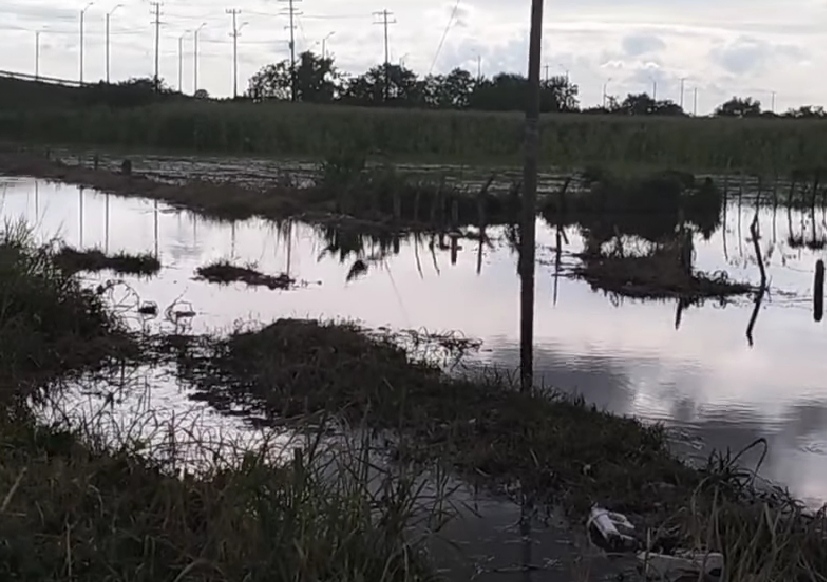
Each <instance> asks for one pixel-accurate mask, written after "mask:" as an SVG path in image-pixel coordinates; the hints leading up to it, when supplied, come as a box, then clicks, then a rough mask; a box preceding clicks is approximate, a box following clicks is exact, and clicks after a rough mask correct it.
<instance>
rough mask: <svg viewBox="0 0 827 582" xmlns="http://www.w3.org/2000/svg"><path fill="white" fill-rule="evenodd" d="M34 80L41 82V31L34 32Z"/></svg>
mask: <svg viewBox="0 0 827 582" xmlns="http://www.w3.org/2000/svg"><path fill="white" fill-rule="evenodd" d="M34 80H35V81H39V80H40V31H39V30H36V31H35V32H34Z"/></svg>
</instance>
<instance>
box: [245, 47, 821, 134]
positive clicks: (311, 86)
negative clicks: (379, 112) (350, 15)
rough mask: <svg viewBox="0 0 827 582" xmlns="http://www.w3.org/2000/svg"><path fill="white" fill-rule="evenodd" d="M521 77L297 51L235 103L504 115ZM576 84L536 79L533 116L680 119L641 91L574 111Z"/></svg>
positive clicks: (810, 111) (746, 108)
mask: <svg viewBox="0 0 827 582" xmlns="http://www.w3.org/2000/svg"><path fill="white" fill-rule="evenodd" d="M527 92H528V79H527V78H525V77H524V76H522V75H517V74H513V73H505V72H503V73H498V74H496V75H494V76H493V77H490V78H489V77H485V76H483V75H474V74H473V73H471V71H467V70H465V69H462V68H456V69H454V70H452V71H451V72H450V73H448V74H446V75H427V76H425V77H420V76H418V75H417V74H416V73H415V72H414V71H413V70H411V69H408V68H406V67H405V66H403V65H401V64H391V63H387V64H383V65H378V66H375V67H371V68H370V69H368V70H367V71H365V72H364V73H362V74H361V75H356V76H353V75H349V74H347V73H345V72H342V71H340V70H339V69H338V68H337V67H336V64H335V62H334V60H333V59H332V58H328V57H324V56H320V55H317V54H315V53H313V52H312V51H305V52H303V53H301V54H300V55H298V58H297V59H296V64H295V67H291V66H290V61H289V60H283V61H281V62H279V63H275V64H269V65H266V66H264V67H262V68H261V69H260V70H259V71H258V72H257V73H256V74H255V75H253V76H252V77H251V78H250V80H249V82H248V86H247V90H246V92H245V94H244V96H243V97H241V98H240V99H246V100H253V101H256V102H261V101H267V100H278V101H288V100H289V101H301V102H305V103H342V104H347V105H361V106H381V107H424V108H433V109H470V110H485V111H510V110H516V109H521V108H522V104H523V103H525V101H526V96H527ZM578 95H579V87H578V86H577V85H576V84H574V83H572V82H571V81H570V79H569V78H568V76H552V77H547V78H546V79H543V80H542V81H541V82H540V111H541V113H555V112H556V113H583V114H601V115H638V116H640V115H658V116H673V117H676V116H686V115H687V113H686V111H685V110H684V109H683V108H682V107H681V106H680V105H678V104H677V103H675V102H674V101H671V100H668V99H665V100H656V99H653V98H652V97H651V96H649V95H648V94H647V93H640V94H629V95H627V96H626V97H625V98H624V99H617V98H615V97H611V96H607V98H606V100H605V103H604V104H602V105H598V106H591V107H581V106H580V101H579V99H578ZM714 115H715V116H717V117H749V118H754V117H788V118H790V117H791V118H807V119H811V118H823V117H825V116H827V112H825V111H824V109H823V108H822V107H821V106H809V105H808V106H802V107H799V108H797V109H791V110H789V111H787V112H786V113H784V114H782V115H777V114H775V113H774V112H772V111H769V110H765V109H762V107H761V102H760V101H757V100H755V99H753V98H751V97H747V98H739V97H733V98H732V99H730V100H728V101H726V102H725V103H722V104H721V105H720V106H718V107H717V108H716V109H715V113H714Z"/></svg>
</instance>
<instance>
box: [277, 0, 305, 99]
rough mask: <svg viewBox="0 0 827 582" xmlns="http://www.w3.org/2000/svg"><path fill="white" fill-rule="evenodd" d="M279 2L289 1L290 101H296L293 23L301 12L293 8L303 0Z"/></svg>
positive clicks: (282, 0) (286, 0)
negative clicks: (294, 18)
mask: <svg viewBox="0 0 827 582" xmlns="http://www.w3.org/2000/svg"><path fill="white" fill-rule="evenodd" d="M279 2H287V15H288V18H289V20H290V24H288V25H287V28H289V29H290V101H296V100H297V99H298V87H297V79H296V40H295V38H294V32H295V30H296V27H295V25H294V24H293V17H294V16H299V15H300V14H301V12H299V11H297V10H296V9H295V8H293V4H294V3H296V2H301V0H279Z"/></svg>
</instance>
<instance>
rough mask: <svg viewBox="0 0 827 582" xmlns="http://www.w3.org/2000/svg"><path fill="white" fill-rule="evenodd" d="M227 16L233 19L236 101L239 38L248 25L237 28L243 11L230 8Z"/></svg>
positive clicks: (235, 91) (232, 36) (232, 35)
mask: <svg viewBox="0 0 827 582" xmlns="http://www.w3.org/2000/svg"><path fill="white" fill-rule="evenodd" d="M227 14H230V15H232V17H233V28H232V31H230V37H231V38H232V39H233V99H235V98H236V97H238V37H239V36H241V29H242V28H244V27H245V26H246V25H247V23H246V22H245V23H244V24H242V25H241V26H239V27H236V24H235V17H236V16H237V15H239V14H241V10H237V9H235V8H228V9H227Z"/></svg>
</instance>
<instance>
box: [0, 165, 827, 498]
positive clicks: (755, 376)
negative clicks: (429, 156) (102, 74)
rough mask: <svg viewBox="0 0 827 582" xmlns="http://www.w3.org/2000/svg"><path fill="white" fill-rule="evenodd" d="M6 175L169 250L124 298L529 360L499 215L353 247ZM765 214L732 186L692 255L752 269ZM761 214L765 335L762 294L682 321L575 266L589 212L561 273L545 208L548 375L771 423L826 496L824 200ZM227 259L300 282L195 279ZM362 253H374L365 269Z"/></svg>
mask: <svg viewBox="0 0 827 582" xmlns="http://www.w3.org/2000/svg"><path fill="white" fill-rule="evenodd" d="M0 189H2V191H3V193H4V196H3V207H2V212H3V216H4V217H5V218H7V219H14V218H17V217H20V216H23V217H25V218H26V219H27V220H29V221H30V222H32V223H34V224H36V225H37V228H38V232H39V234H40V235H41V236H43V237H51V236H59V237H61V238H62V239H64V240H65V241H66V242H67V243H69V244H71V245H74V246H77V247H80V248H100V249H104V250H106V251H107V252H115V251H119V250H124V251H129V252H150V253H157V255H158V258H159V259H160V261H161V264H162V265H163V268H162V270H161V272H160V273H159V274H158V275H157V276H155V277H152V278H130V277H126V278H125V280H126V281H127V283H128V285H129V286H130V287H131V288H132V289H133V290H134V291H135V295H130V297H127V296H126V295H127V294H124V297H123V298H121V299H119V301H121V300H122V301H123V302H124V308H130V307H131V308H132V309H134V308H135V307H137V303H138V302H141V301H154V302H155V303H156V304H157V305H158V306H159V308H160V311H161V313H162V314H163V312H164V310H165V309H166V308H167V307H168V306H170V305H172V304H173V303H175V302H176V301H178V302H179V303H180V302H181V301H187V302H189V304H191V305H192V308H193V311H194V312H195V315H194V317H192V320H191V325H192V329H193V331H210V330H217V329H223V330H226V329H228V328H230V327H231V326H233V324H234V322H236V321H247V320H250V319H253V320H260V321H263V322H269V321H271V320H272V319H274V318H277V317H285V316H311V317H323V318H347V319H351V318H353V319H358V320H360V321H362V322H363V323H364V324H365V325H367V326H371V327H377V326H389V327H392V328H395V329H400V328H424V329H427V330H429V331H452V330H459V331H461V332H462V333H463V334H464V335H466V336H469V337H477V338H480V339H481V340H482V341H483V347H482V350H481V351H480V352H479V353H478V354H477V355H476V356H475V359H476V361H477V362H479V363H494V364H497V365H501V366H505V367H509V368H514V367H516V365H517V353H518V346H517V312H518V304H517V300H518V299H517V298H518V289H519V281H518V278H517V276H516V253H514V251H513V250H511V248H510V247H509V245H508V244H507V243H506V242H505V240H504V237H498V236H497V234H498V233H497V232H496V231H494V232H492V233H491V236H492V238H493V239H494V242H493V243H492V245H491V246H490V247H489V246H487V245H483V246H482V250H481V252H480V249H479V247H478V244H477V243H476V242H474V241H469V240H460V241H459V243H458V248H456V249H455V252H453V253H452V251H451V248H450V245H445V248H444V250H440V245H439V244H434V245H431V244H429V241H428V239H425V240H419V241H416V240H414V239H406V240H400V241H398V250H397V249H396V248H394V247H395V245H393V244H391V245H389V247H390V248H388V249H385V252H380V249H379V245H377V244H375V243H371V242H370V241H367V240H366V241H363V242H364V248H363V251H362V252H346V251H345V250H343V249H349V250H351V251H355V250H356V249H355V247H354V246H353V244H348V245H344V244H341V243H342V241H338V240H337V237H336V233H335V232H330V231H328V232H326V233H325V232H324V231H323V230H320V229H319V228H318V227H312V226H309V225H303V224H293V225H288V224H284V225H283V226H280V227H277V226H276V225H274V224H272V223H266V222H264V221H259V220H249V221H244V222H239V223H234V224H230V223H217V222H209V221H205V220H204V219H202V218H199V217H197V216H195V215H193V214H191V213H189V212H180V211H175V210H173V209H171V208H169V207H167V206H165V205H164V204H162V203H157V202H152V201H145V200H141V199H124V198H118V197H115V196H108V195H104V194H99V193H95V192H92V191H89V190H80V189H78V188H76V187H74V186H60V185H54V184H46V183H42V182H37V181H35V180H33V179H14V180H3V181H2V186H0ZM754 213H755V209H754V208H752V207H750V206H749V205H748V204H747V203H746V202H743V203H742V204H740V205H739V203H738V202H730V203H729V204H728V206H727V208H726V213H725V220H724V223H723V226H722V228H721V229H719V230H718V231H717V232H715V233H714V234H713V235H712V236H711V237H710V238H709V239H708V240H706V241H702V240H698V241H696V252H697V258H696V264H697V267H698V268H699V269H702V270H705V271H710V272H711V271H716V270H726V271H727V272H728V273H729V275H730V276H731V277H733V278H735V279H742V280H749V281H752V282H756V281H757V279H758V268H757V266H756V264H755V260H754V257H753V251H752V243H751V242H750V241H749V240H748V237H749V224H750V222H751V221H752V217H753V215H754ZM759 217H760V220H759V223H760V229H761V233H762V240H761V241H760V242H761V247H762V252H763V255H764V258H765V262H766V264H767V274H768V277H769V279H770V284H771V291H770V293H769V294H767V295H766V296H765V297H764V300H763V303H762V305H761V309H760V311H759V313H758V316H757V320H756V323H755V328H754V333H753V345H752V347H750V345H749V343H748V341H747V338H746V329H747V325H748V323H749V321H750V318H751V315H752V312H753V307H754V306H753V303H752V300H751V299H749V298H746V299H740V300H736V301H735V302H733V303H730V304H728V305H725V306H722V305H720V304H718V303H717V302H712V301H708V302H706V304H705V305H703V306H701V307H690V308H688V309H686V310H684V311H683V313H682V314H681V317H680V325H679V327H678V328H677V329H676V315H677V311H678V310H677V305H676V303H675V302H646V301H631V300H628V299H624V300H621V299H618V298H616V297H611V296H608V295H605V294H603V293H600V292H594V291H592V290H591V289H590V288H589V286H588V285H587V284H586V283H584V282H582V281H579V280H575V279H572V278H570V277H567V276H565V270H566V267H567V266H571V265H572V264H573V263H574V262H575V259H574V258H572V257H571V255H572V254H573V253H576V252H579V251H580V250H582V245H583V243H582V240H581V237H580V236H579V234H578V232H577V231H576V229H573V228H570V229H568V230H567V232H566V235H567V236H566V238H567V239H568V241H569V244H568V245H566V246H565V248H564V249H563V256H562V261H561V265H560V267H561V269H560V271H562V273H560V274H559V275H556V274H555V273H556V271H557V269H556V267H555V261H554V256H555V252H554V246H555V238H556V237H555V232H554V230H553V229H551V228H550V227H549V226H548V225H547V224H546V223H545V222H544V221H538V244H539V245H540V247H541V248H540V249H539V250H538V257H539V259H540V265H538V272H537V284H538V288H537V309H536V332H535V333H536V348H535V349H536V366H537V375H538V379H539V380H541V381H542V382H543V383H544V384H545V385H547V386H549V387H554V388H556V389H560V390H565V391H572V392H579V393H582V394H583V395H584V396H585V397H586V398H587V399H588V400H589V401H591V402H594V403H596V404H597V405H598V406H602V407H606V408H608V409H610V410H612V411H614V412H617V413H620V414H629V415H636V416H639V417H641V418H644V419H649V420H654V421H663V422H665V423H666V424H667V425H669V426H670V427H672V428H673V429H674V430H675V431H676V433H681V434H683V437H684V438H683V439H682V440H683V441H684V444H686V443H687V442H688V443H695V445H696V446H697V447H698V448H699V449H701V450H707V449H709V448H711V447H714V448H726V447H731V448H733V449H740V448H741V447H743V446H745V445H747V444H749V443H751V442H753V441H754V440H755V439H756V438H758V437H765V438H766V439H767V440H768V441H769V445H770V446H769V452H768V455H767V458H766V459H765V461H764V463H763V466H762V467H761V474H762V475H763V476H765V477H767V478H769V479H772V480H775V481H778V482H780V483H783V484H786V485H788V486H789V487H790V488H791V489H792V490H793V492H794V493H795V494H797V495H798V496H801V497H804V498H806V499H807V500H808V501H811V502H813V503H814V504H819V503H821V502H823V501H824V500H827V464H825V463H824V460H825V455H827V386H825V384H824V382H823V378H824V377H825V372H827V364H818V362H819V361H822V362H823V360H822V359H821V358H820V357H819V356H820V354H821V353H823V352H824V351H825V349H827V336H825V332H824V329H823V325H822V324H817V323H814V321H813V315H812V285H813V283H812V280H813V269H814V264H815V261H816V259H817V258H820V257H821V254H822V253H821V251H819V250H809V249H807V248H806V245H805V248H800V247H801V245H799V244H796V240H797V238H800V237H801V236H802V235H803V236H804V237H805V238H816V239H817V238H819V237H820V236H821V234H820V233H821V229H823V228H824V214H823V212H822V211H821V210H820V209H818V210H817V213H816V215H815V224H813V216H812V215H811V213H810V212H806V213H804V214H801V213H799V212H796V211H791V212H789V213H788V211H787V210H785V209H781V208H779V209H778V210H777V212H775V213H774V212H773V210H772V208H762V209H761V211H760V213H759ZM791 229H792V232H791ZM813 233H815V235H813ZM337 242H338V243H339V244H336V243H337ZM791 243H792V244H791ZM810 246H814V247H817V246H819V245H817V244H815V245H810ZM452 254H453V255H455V257H453V259H455V260H452ZM216 259H233V260H235V261H237V262H239V263H242V264H243V263H251V264H252V263H255V264H256V268H257V269H259V270H261V271H263V272H266V273H282V272H284V273H287V274H289V275H290V276H291V277H293V278H295V279H296V280H297V281H299V282H301V283H303V284H301V285H297V286H296V287H295V288H291V289H289V290H285V291H274V290H268V289H254V288H250V287H247V286H246V285H245V284H243V283H237V284H236V283H234V284H230V285H226V286H219V285H216V284H212V283H208V282H206V281H199V280H195V279H194V272H195V270H196V269H197V268H198V267H201V266H203V265H205V264H207V263H209V262H211V261H214V260H216ZM357 261H361V262H362V266H363V267H365V269H364V270H362V269H357V270H358V271H359V272H360V273H361V274H360V276H358V277H354V276H353V275H354V266H355V264H356V262H357ZM89 278H90V281H96V280H98V279H107V278H113V275H111V274H106V273H104V274H103V275H101V276H100V277H98V276H97V275H92V276H89ZM130 302H132V304H130ZM160 319H162V317H160V318H159V320H160ZM819 378H822V380H819ZM539 380H538V381H539ZM176 391H177V388H175V387H174V385H173V386H170V385H168V384H164V383H159V384H157V385H156V387H155V388H153V389H152V391H151V398H152V403H153V404H154V405H155V407H158V406H160V407H162V408H166V407H168V406H169V407H174V406H177V405H175V404H173V401H176V402H177V401H179V400H180V398H181V397H180V395H179V396H175V392H176ZM747 461H750V460H749V459H747Z"/></svg>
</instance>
